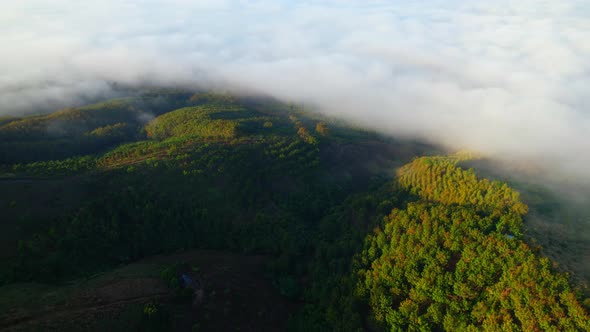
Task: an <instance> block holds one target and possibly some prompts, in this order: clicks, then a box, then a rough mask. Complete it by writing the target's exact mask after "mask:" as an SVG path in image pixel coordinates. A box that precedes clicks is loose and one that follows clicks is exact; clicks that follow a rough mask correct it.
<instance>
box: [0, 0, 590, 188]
mask: <svg viewBox="0 0 590 332" xmlns="http://www.w3.org/2000/svg"><path fill="white" fill-rule="evenodd" d="M589 14H590V7H589V6H588V5H587V4H586V3H584V2H583V1H569V2H567V3H563V2H555V1H532V0H524V1H519V2H517V3H514V2H510V1H505V0H498V1H489V2H485V3H477V4H465V3H463V2H460V1H444V2H443V1H434V0H429V1H425V2H420V3H415V2H409V1H401V2H395V3H392V2H389V1H352V0H351V1H298V2H295V1H265V0H262V1H230V0H227V1H193V2H191V1H184V0H176V1H160V0H151V1H129V2H126V3H119V2H115V1H110V0H108V1H104V2H101V3H84V2H80V3H71V2H68V1H64V0H57V1H52V2H51V3H48V2H45V1H40V0H35V1H27V2H17V3H14V4H10V5H6V6H5V9H3V11H2V13H0V22H1V23H0V26H1V28H2V32H1V33H0V40H2V41H3V44H4V45H7V46H6V47H5V50H3V55H2V56H1V57H0V73H2V75H0V115H6V114H24V113H34V112H38V111H40V110H41V111H44V110H47V108H48V107H49V108H60V107H64V106H69V105H70V104H71V103H76V102H80V101H83V100H86V99H93V98H98V97H100V96H104V95H110V94H112V93H113V91H112V90H113V85H112V82H117V83H120V84H123V85H127V86H133V85H146V84H153V85H160V86H166V85H171V86H183V87H187V88H191V87H202V88H211V89H222V90H229V91H233V92H247V93H263V94H268V95H272V96H274V97H276V98H279V99H283V100H288V101H295V102H304V103H306V105H310V106H311V107H313V108H317V109H318V110H320V111H322V112H325V113H327V114H330V115H334V116H341V117H345V118H347V119H349V120H351V121H355V122H357V123H359V124H361V125H366V126H368V127H371V128H374V129H377V130H380V131H384V132H387V133H392V134H396V135H402V136H407V137H418V138H424V139H428V140H430V141H433V142H437V143H441V144H443V145H445V146H447V147H451V148H455V149H471V150H477V151H481V152H482V153H484V154H487V155H491V156H494V157H500V158H503V159H507V160H513V159H516V160H521V161H527V162H530V163H533V164H539V165H542V166H543V167H545V166H548V167H550V168H552V169H555V170H559V171H560V173H563V174H566V175H567V177H570V178H576V179H578V178H582V179H585V180H586V181H588V179H590V173H589V172H588V171H587V167H586V165H587V164H588V162H590V140H589V139H588V132H590V114H589V112H590V111H589V105H590V95H589V94H588V88H589V87H590V75H589V74H588V73H590V57H589V55H590V40H589V39H588V38H587V37H586V36H588V34H589V33H590V19H589Z"/></svg>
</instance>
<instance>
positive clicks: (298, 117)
mask: <svg viewBox="0 0 590 332" xmlns="http://www.w3.org/2000/svg"><path fill="white" fill-rule="evenodd" d="M0 137H2V140H1V142H2V143H0V173H1V174H0V204H1V205H0V208H2V209H3V211H6V213H5V214H4V215H5V218H4V220H3V221H2V223H0V234H2V243H3V245H2V250H3V252H2V255H0V257H1V259H2V261H1V263H0V268H1V269H0V272H1V274H0V282H1V285H2V286H1V287H0V298H2V299H7V300H5V301H3V302H2V303H0V304H1V305H2V307H3V308H4V311H5V313H6V314H3V315H2V316H0V328H6V329H10V330H29V329H38V328H42V329H44V330H63V329H74V330H75V329H76V327H75V324H74V325H72V323H71V322H82V323H80V324H82V325H79V324H78V323H76V324H78V327H79V326H85V329H86V330H101V329H104V328H105V326H104V325H100V324H99V323H100V321H104V322H105V324H108V325H109V329H114V330H129V329H140V330H162V331H166V330H171V329H172V330H181V331H184V330H193V331H195V330H199V329H200V330H218V331H226V330H227V331H229V330H234V328H235V327H236V326H238V327H240V328H241V329H242V330H245V331H275V330H277V329H279V330H285V329H288V330H293V331H330V330H334V331H357V330H376V331H379V330H470V329H471V330H473V329H488V330H499V329H502V330H527V331H528V330H584V329H589V328H590V327H589V326H588V321H589V317H588V314H587V310H588V305H590V301H589V300H588V299H586V298H585V297H584V295H583V291H582V289H581V288H580V287H581V286H582V284H581V283H576V282H573V281H572V279H570V278H568V276H567V275H564V274H562V270H560V269H558V268H556V267H555V264H554V263H552V261H550V260H549V259H548V258H546V257H545V256H544V255H545V254H544V252H545V251H543V250H540V249H537V247H536V246H535V245H534V244H533V243H532V241H533V239H532V238H530V237H527V236H526V235H525V234H527V228H526V227H527V226H526V223H523V220H524V219H525V218H526V216H527V213H528V207H527V205H526V203H527V202H526V201H523V200H522V199H521V197H520V194H519V192H518V191H516V190H515V189H513V188H512V187H511V186H509V184H507V183H505V182H501V181H494V180H488V179H484V178H481V177H480V176H479V175H478V172H477V171H476V170H473V169H464V168H462V167H461V165H462V164H463V162H464V159H465V157H464V156H458V155H450V156H446V153H445V152H444V151H443V150H442V149H440V148H437V147H434V146H432V145H429V144H425V143H421V142H416V141H408V140H402V139H398V138H394V137H389V136H384V135H381V134H378V133H375V132H372V131H368V130H364V129H360V128H355V127H352V126H350V125H348V124H346V123H345V122H343V121H341V120H338V119H331V118H326V117H323V116H320V115H318V114H315V113H313V112H310V111H308V110H306V109H304V108H303V107H301V106H298V105H294V104H285V103H281V102H279V101H276V100H271V99H268V98H258V97H235V96H229V95H224V94H214V93H207V92H197V93H189V92H184V91H166V90H155V91H149V92H146V91H142V92H138V93H137V95H135V96H132V97H129V98H124V99H117V100H111V101H105V102H103V103H99V104H95V105H90V106H86V107H80V108H75V109H66V110H62V111H58V112H55V113H51V114H46V115H38V116H30V117H24V118H18V117H13V118H2V119H0ZM551 258H553V257H551ZM146 262H147V263H146ZM154 262H156V263H154ZM142 264H143V265H142ZM145 264H147V265H145ZM135 269H139V272H134V273H132V275H129V274H125V273H121V272H120V271H128V270H132V271H136V270H135ZM187 280H191V283H192V284H190V287H189V286H187V285H188V283H189V282H188V281H187ZM578 280H579V279H578ZM195 285H196V286H195ZM155 290H157V292H156V291H155ZM116 292H120V296H119V295H117V296H119V297H117V296H115V295H113V293H116ZM51 294H54V295H51ZM36 295H38V296H40V298H41V299H42V300H41V302H40V304H38V305H32V304H31V302H32V300H31V298H33V297H35V296H36ZM52 296H54V297H52ZM269 317H270V318H269Z"/></svg>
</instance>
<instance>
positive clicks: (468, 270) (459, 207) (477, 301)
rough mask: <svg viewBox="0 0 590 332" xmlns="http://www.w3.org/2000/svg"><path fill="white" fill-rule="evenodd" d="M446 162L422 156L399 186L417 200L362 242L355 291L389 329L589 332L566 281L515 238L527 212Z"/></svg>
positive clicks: (506, 191)
mask: <svg viewBox="0 0 590 332" xmlns="http://www.w3.org/2000/svg"><path fill="white" fill-rule="evenodd" d="M454 163H455V160H453V159H450V158H445V157H440V158H419V159H416V160H414V161H413V162H412V163H410V164H408V165H406V166H404V167H402V168H401V169H400V172H399V181H400V184H401V185H402V186H404V187H405V188H407V189H408V190H409V191H410V192H412V193H416V194H417V195H418V196H419V197H420V200H419V201H418V202H415V203H410V204H408V206H407V207H406V208H404V209H394V210H393V211H392V212H391V214H390V215H389V216H387V217H386V218H385V220H384V226H383V227H382V228H378V229H377V230H376V231H375V233H374V234H373V235H371V236H369V237H368V238H367V243H366V245H365V249H364V251H363V253H362V254H361V255H360V259H361V261H362V265H363V266H365V268H363V269H361V270H360V271H359V273H360V277H359V278H360V280H359V292H360V294H361V295H363V296H366V297H367V298H368V301H369V307H370V309H371V312H372V315H373V318H374V320H375V321H376V322H377V324H378V325H382V326H385V327H387V328H389V329H391V330H400V331H403V330H439V329H444V330H447V331H452V330H480V329H483V330H490V331H493V330H504V331H517V330H523V331H549V330H553V331H561V330H588V329H590V325H589V317H588V315H587V313H586V312H585V311H584V308H583V307H582V306H581V304H580V303H579V302H578V301H577V299H576V294H575V293H574V291H573V290H572V289H571V288H570V287H569V285H568V280H567V278H566V277H565V276H563V275H561V274H559V273H557V272H555V271H554V269H552V267H551V263H550V262H549V260H548V259H547V258H541V257H539V256H538V252H536V251H535V250H533V249H531V248H530V247H529V246H528V245H527V244H526V243H524V242H523V241H522V240H521V239H520V236H519V235H520V234H521V233H522V231H521V229H522V216H523V215H524V214H525V212H526V206H525V205H524V204H522V203H521V202H520V201H519V200H518V195H517V193H516V192H514V191H513V190H511V189H510V188H508V187H507V186H505V185H501V184H499V183H496V182H489V181H487V180H478V179H477V178H476V177H475V174H474V173H473V172H472V171H464V170H461V169H459V168H457V167H456V166H455V165H454Z"/></svg>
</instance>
